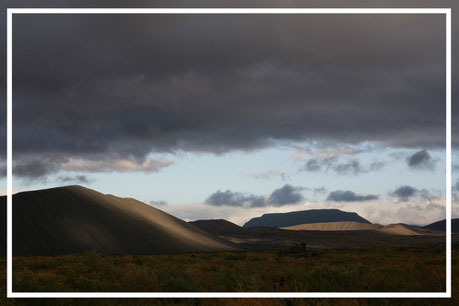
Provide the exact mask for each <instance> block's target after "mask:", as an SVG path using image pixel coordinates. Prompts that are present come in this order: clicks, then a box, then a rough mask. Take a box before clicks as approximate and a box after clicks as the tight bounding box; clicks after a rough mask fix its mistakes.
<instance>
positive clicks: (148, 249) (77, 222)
mask: <svg viewBox="0 0 459 306" xmlns="http://www.w3.org/2000/svg"><path fill="white" fill-rule="evenodd" d="M0 203H1V204H2V205H1V206H2V207H3V208H2V210H1V211H2V213H5V215H3V216H1V218H2V219H5V217H6V197H5V196H3V197H1V198H0ZM2 244H3V245H5V243H4V242H3V243H2ZM233 249H234V246H232V245H231V243H228V242H226V241H224V240H222V239H220V238H218V237H215V236H214V235H212V234H209V233H207V232H205V231H203V230H201V229H199V228H197V227H195V226H193V225H191V224H188V223H187V222H185V221H183V220H181V219H178V218H176V217H174V216H172V215H169V214H167V213H165V212H163V211H161V210H159V209H157V208H154V207H151V206H150V205H147V204H145V203H142V202H140V201H137V200H135V199H132V198H120V197H116V196H114V195H105V194H102V193H100V192H97V191H95V190H91V189H89V188H85V187H82V186H78V185H71V186H64V187H56V188H49V189H42V190H35V191H26V192H20V193H17V194H15V195H13V255H15V256H22V255H63V254H70V253H79V252H84V251H90V250H95V251H98V252H101V253H110V254H147V253H181V252H200V251H221V250H233Z"/></svg>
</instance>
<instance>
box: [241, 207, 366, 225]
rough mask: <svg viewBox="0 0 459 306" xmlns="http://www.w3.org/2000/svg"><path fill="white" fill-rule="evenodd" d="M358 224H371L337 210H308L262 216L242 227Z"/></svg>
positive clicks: (359, 217)
mask: <svg viewBox="0 0 459 306" xmlns="http://www.w3.org/2000/svg"><path fill="white" fill-rule="evenodd" d="M344 221H351V222H359V223H367V224H371V222H370V221H368V220H366V219H364V218H362V217H361V216H359V215H358V214H357V213H355V212H345V211H342V210H339V209H310V210H302V211H293V212H287V213H272V214H264V215H263V216H261V217H257V218H253V219H251V220H249V221H248V222H247V223H246V224H244V227H251V226H275V227H288V226H294V225H300V224H309V223H325V222H344Z"/></svg>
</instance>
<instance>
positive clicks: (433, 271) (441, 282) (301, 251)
mask: <svg viewBox="0 0 459 306" xmlns="http://www.w3.org/2000/svg"><path fill="white" fill-rule="evenodd" d="M458 254H459V253H458V252H457V251H456V252H455V253H454V256H455V259H459V258H458ZM292 255H293V256H292ZM3 266H4V265H3ZM13 288H14V290H15V291H27V292H34V291H58V292H59V291H61V292H62V291H71V292H72V291H77V292H84V291H93V292H94V291H95V292H97V291H114V292H116V291H147V292H150V291H160V292H164V291H170V292H181V291H211V292H220V291H223V292H230V291H234V292H248V291H253V292H257V291H265V292H271V291H274V292H282V291H284V292H305V291H310V292H314V291H318V292H320V291H324V292H331V291H336V292H338V291H351V292H352V291H354V292H381V291H386V292H392V291H394V292H417V291H419V292H422V291H424V292H441V291H444V290H445V249H444V247H438V248H390V249H354V250H351V249H346V250H341V249H333V250H306V249H305V248H304V247H303V246H301V245H300V246H297V247H293V248H290V249H287V250H285V251H284V252H272V251H266V252H218V253H189V254H174V255H171V254H167V255H166V254H165V255H136V256H130V255H128V256H113V255H111V256H107V255H102V254H99V253H95V252H87V253H83V254H75V255H67V256H56V257H19V258H14V263H13Z"/></svg>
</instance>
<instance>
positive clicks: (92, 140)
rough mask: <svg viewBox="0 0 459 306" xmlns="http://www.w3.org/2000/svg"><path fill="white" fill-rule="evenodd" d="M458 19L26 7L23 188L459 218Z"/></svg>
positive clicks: (214, 212) (190, 207)
mask: <svg viewBox="0 0 459 306" xmlns="http://www.w3.org/2000/svg"><path fill="white" fill-rule="evenodd" d="M444 30H445V29H444V16H438V15H135V16H130V15H18V16H15V17H14V19H13V46H14V49H13V50H14V53H13V54H14V57H13V86H14V88H13V90H14V94H13V125H14V126H13V160H14V163H13V175H14V182H13V187H14V189H15V191H23V190H35V189H42V188H50V187H55V186H62V185H71V184H79V185H83V186H86V187H88V188H92V189H95V190H97V191H100V192H103V193H110V194H115V195H118V196H123V197H133V198H136V199H138V200H141V201H144V202H145V203H147V204H150V205H152V206H154V207H157V208H160V209H162V210H164V211H166V212H169V213H171V214H173V215H175V216H177V217H180V218H183V219H185V220H196V219H207V218H225V219H228V220H231V221H233V222H235V223H238V224H243V223H244V222H246V221H248V220H249V219H250V218H252V217H255V216H259V215H261V214H263V213H269V212H287V211H294V210H303V209H312V208H339V209H342V210H345V211H355V212H358V213H359V214H360V215H361V216H362V217H364V218H367V219H368V220H370V221H371V222H378V223H382V224H388V223H396V222H404V223H409V224H420V225H423V224H429V223H431V222H434V221H437V220H440V219H444V218H445V196H446V194H445V171H446V170H445V169H446V168H445V149H444V148H445V131H446V130H445V123H446V121H445V115H446V113H445V99H446V96H445V32H444ZM454 114H455V113H454ZM2 118H3V115H2ZM2 120H3V122H4V119H2ZM2 126H3V125H2ZM3 129H4V127H3ZM4 135H5V134H4V133H1V135H0V138H2V141H5V139H4V137H5V136H4ZM453 144H454V146H455V147H456V144H457V141H456V139H454V140H453ZM2 154H4V153H2ZM454 156H455V155H454ZM0 167H2V169H3V171H2V173H4V172H5V170H4V168H5V164H4V163H3V164H1V163H0ZM456 168H458V167H457V166H455V165H454V164H453V170H455V169H456ZM455 171H456V170H455ZM454 173H455V172H454ZM453 177H454V181H453V185H454V189H453V191H454V193H455V192H456V191H459V184H456V180H455V179H456V177H455V176H454V175H453ZM0 183H1V184H2V185H3V186H5V177H4V176H3V177H1V178H0ZM458 183H459V181H458ZM453 213H454V214H455V215H456V216H459V210H457V209H456V208H453Z"/></svg>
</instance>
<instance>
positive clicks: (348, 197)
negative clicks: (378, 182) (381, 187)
mask: <svg viewBox="0 0 459 306" xmlns="http://www.w3.org/2000/svg"><path fill="white" fill-rule="evenodd" d="M378 198H379V197H378V196H377V195H374V194H367V195H359V194H356V193H355V192H353V191H349V190H346V191H343V190H336V191H332V192H330V194H329V195H328V197H327V201H332V202H366V201H374V200H377V199H378Z"/></svg>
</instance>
